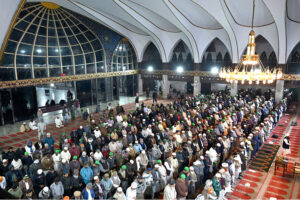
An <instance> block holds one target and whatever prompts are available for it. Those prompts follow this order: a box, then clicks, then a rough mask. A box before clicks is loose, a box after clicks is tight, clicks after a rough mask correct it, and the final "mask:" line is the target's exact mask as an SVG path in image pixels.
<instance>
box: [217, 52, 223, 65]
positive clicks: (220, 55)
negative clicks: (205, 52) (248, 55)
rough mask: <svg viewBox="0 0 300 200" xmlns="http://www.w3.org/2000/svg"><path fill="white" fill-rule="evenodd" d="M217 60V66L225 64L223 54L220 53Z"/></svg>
mask: <svg viewBox="0 0 300 200" xmlns="http://www.w3.org/2000/svg"><path fill="white" fill-rule="evenodd" d="M216 60H217V64H222V63H223V57H222V54H221V52H219V53H218V55H217V59H216Z"/></svg>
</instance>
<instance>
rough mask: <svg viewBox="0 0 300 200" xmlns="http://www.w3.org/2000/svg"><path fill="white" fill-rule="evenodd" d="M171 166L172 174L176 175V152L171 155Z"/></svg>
mask: <svg viewBox="0 0 300 200" xmlns="http://www.w3.org/2000/svg"><path fill="white" fill-rule="evenodd" d="M171 161H172V166H173V169H174V173H178V159H177V157H176V152H173V153H172V160H171Z"/></svg>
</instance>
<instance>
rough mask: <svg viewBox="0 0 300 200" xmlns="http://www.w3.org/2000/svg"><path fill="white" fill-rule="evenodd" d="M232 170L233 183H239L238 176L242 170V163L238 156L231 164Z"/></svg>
mask: <svg viewBox="0 0 300 200" xmlns="http://www.w3.org/2000/svg"><path fill="white" fill-rule="evenodd" d="M230 169H231V170H230V171H231V172H232V185H234V186H235V185H236V184H237V180H238V177H239V175H240V173H241V172H242V169H241V164H240V161H239V158H238V157H235V158H234V162H233V163H232V164H231V165H230Z"/></svg>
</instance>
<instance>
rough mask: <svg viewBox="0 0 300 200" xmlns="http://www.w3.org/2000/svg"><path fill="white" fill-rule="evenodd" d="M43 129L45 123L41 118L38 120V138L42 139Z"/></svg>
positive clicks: (44, 128)
mask: <svg viewBox="0 0 300 200" xmlns="http://www.w3.org/2000/svg"><path fill="white" fill-rule="evenodd" d="M45 130H46V124H45V123H44V120H43V119H41V120H40V121H39V122H38V138H39V140H41V139H43V137H44V131H45Z"/></svg>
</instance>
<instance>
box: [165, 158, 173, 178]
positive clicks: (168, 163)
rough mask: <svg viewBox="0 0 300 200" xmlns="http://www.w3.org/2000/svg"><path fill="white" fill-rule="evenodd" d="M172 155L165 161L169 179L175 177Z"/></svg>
mask: <svg viewBox="0 0 300 200" xmlns="http://www.w3.org/2000/svg"><path fill="white" fill-rule="evenodd" d="M172 159H173V158H172V156H170V157H168V158H167V159H166V161H165V163H164V165H165V167H166V170H167V180H170V179H171V178H172V177H173V174H174V167H173V165H172V164H173V163H172Z"/></svg>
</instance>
